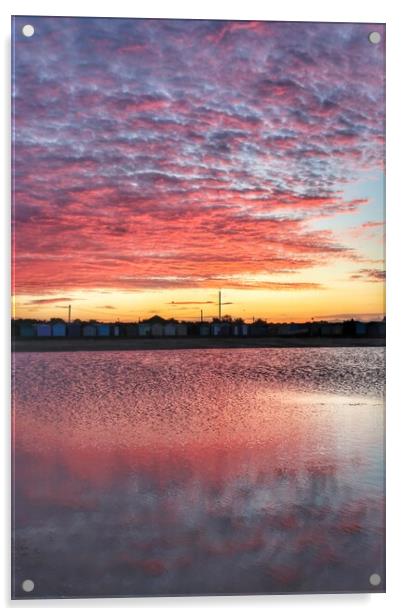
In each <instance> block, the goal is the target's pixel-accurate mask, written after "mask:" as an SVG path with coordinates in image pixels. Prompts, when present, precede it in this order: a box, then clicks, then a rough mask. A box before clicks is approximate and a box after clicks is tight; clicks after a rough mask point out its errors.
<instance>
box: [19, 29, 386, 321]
mask: <svg viewBox="0 0 402 616" xmlns="http://www.w3.org/2000/svg"><path fill="white" fill-rule="evenodd" d="M27 23H29V24H31V25H32V26H33V27H34V29H35V33H34V35H33V36H31V37H29V38H28V37H25V36H24V35H23V33H22V27H23V26H24V25H25V24H27ZM372 31H377V32H380V34H381V36H382V40H381V42H380V43H379V44H377V45H374V44H371V43H370V42H369V39H368V35H369V33H370V32H372ZM384 56H385V28H384V26H383V25H379V24H374V25H370V24H320V23H285V22H283V23H282V22H258V21H255V22H252V21H230V22H229V21H202V20H200V21H198V20H151V19H149V20H146V19H137V20H136V19H94V18H49V17H16V18H14V20H13V74H12V80H13V89H12V96H13V130H12V137H13V240H14V242H13V265H14V272H13V293H14V315H15V316H16V317H27V318H38V319H47V318H50V317H64V318H66V317H67V307H68V305H71V306H72V316H73V318H81V319H91V318H94V319H98V320H105V321H115V320H117V319H120V320H123V321H127V320H135V321H136V320H138V319H145V318H148V317H150V316H152V315H153V314H159V315H161V316H163V317H166V318H168V317H175V318H177V319H196V318H199V316H200V312H201V310H202V311H203V315H204V318H209V317H215V316H217V313H218V306H217V299H218V291H219V289H221V290H222V297H223V302H224V306H223V313H224V314H228V315H231V316H232V317H241V318H244V319H246V320H251V319H252V318H264V319H267V320H270V321H304V320H310V319H329V320H337V319H344V318H350V317H355V318H362V319H365V320H369V319H372V318H382V316H383V314H384V312H385V306H384V282H385V280H384V276H385V274H384V206H385V204H384V162H385V161H384V130H385V129H384V113H385V106H384V103H385V101H384V80H385V73H384V61H385V58H384Z"/></svg>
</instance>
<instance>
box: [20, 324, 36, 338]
mask: <svg viewBox="0 0 402 616" xmlns="http://www.w3.org/2000/svg"><path fill="white" fill-rule="evenodd" d="M35 335H36V329H35V327H34V326H33V325H32V324H31V323H22V324H21V325H20V336H22V337H23V338H32V337H33V336H35Z"/></svg>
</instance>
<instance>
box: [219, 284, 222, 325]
mask: <svg viewBox="0 0 402 616" xmlns="http://www.w3.org/2000/svg"><path fill="white" fill-rule="evenodd" d="M221 318H222V291H221V290H220V289H219V320H221Z"/></svg>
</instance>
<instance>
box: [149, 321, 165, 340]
mask: <svg viewBox="0 0 402 616" xmlns="http://www.w3.org/2000/svg"><path fill="white" fill-rule="evenodd" d="M163 329H164V327H163V324H162V323H152V325H151V334H152V336H153V337H154V338H159V337H160V336H163Z"/></svg>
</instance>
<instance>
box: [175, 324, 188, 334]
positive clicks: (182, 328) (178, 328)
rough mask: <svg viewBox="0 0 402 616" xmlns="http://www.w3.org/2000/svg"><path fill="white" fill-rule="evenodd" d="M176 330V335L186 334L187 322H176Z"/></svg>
mask: <svg viewBox="0 0 402 616" xmlns="http://www.w3.org/2000/svg"><path fill="white" fill-rule="evenodd" d="M176 332H177V335H178V336H187V323H178V324H177V326H176Z"/></svg>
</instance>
